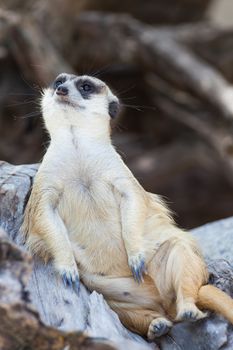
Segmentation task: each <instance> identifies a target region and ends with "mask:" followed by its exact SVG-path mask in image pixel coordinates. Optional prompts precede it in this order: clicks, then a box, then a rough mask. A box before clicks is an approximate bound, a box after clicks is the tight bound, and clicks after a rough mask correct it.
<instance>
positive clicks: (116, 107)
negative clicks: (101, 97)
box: [108, 101, 120, 118]
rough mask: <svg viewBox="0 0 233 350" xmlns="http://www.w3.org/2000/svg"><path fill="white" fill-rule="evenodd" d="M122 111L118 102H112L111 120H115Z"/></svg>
mask: <svg viewBox="0 0 233 350" xmlns="http://www.w3.org/2000/svg"><path fill="white" fill-rule="evenodd" d="M119 110H120V104H119V102H118V101H112V102H110V103H109V105H108V113H109V115H110V117H111V118H115V117H116V116H117V114H118V112H119Z"/></svg>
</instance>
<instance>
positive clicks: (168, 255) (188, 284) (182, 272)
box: [148, 239, 207, 321]
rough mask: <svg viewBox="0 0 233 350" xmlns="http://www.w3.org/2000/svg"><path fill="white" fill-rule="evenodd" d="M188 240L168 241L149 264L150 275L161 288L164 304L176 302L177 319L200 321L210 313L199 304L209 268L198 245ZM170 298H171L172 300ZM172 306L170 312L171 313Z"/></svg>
mask: <svg viewBox="0 0 233 350" xmlns="http://www.w3.org/2000/svg"><path fill="white" fill-rule="evenodd" d="M190 245H191V244H190V243H189V242H188V241H184V240H183V239H181V240H179V239H175V240H174V241H170V242H169V241H168V242H166V244H164V246H163V247H162V248H161V250H160V251H159V253H158V254H156V255H155V257H154V258H153V259H152V261H151V262H150V264H149V266H148V272H149V275H150V277H151V278H152V279H153V280H154V282H155V285H156V286H157V288H158V289H159V293H160V295H161V296H162V297H163V299H164V303H165V304H167V305H169V304H170V303H171V302H173V301H172V298H171V292H172V291H173V292H172V294H174V300H175V301H174V302H175V303H176V315H174V320H175V321H196V320H199V319H202V318H204V317H206V314H205V313H204V312H202V311H201V310H199V309H198V308H197V306H196V305H195V303H196V300H197V295H198V291H199V288H200V287H201V285H203V284H204V283H205V282H206V276H207V275H206V270H205V265H204V262H203V261H202V259H201V257H200V256H199V255H198V254H197V253H196V252H195V249H194V248H195V247H194V248H193V247H192V246H190ZM169 299H170V300H169ZM169 308H170V306H168V310H167V312H168V314H170V310H169Z"/></svg>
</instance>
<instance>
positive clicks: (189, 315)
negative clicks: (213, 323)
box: [182, 311, 196, 321]
mask: <svg viewBox="0 0 233 350" xmlns="http://www.w3.org/2000/svg"><path fill="white" fill-rule="evenodd" d="M182 320H183V321H196V315H195V313H194V312H193V311H186V312H184V314H183V316H182Z"/></svg>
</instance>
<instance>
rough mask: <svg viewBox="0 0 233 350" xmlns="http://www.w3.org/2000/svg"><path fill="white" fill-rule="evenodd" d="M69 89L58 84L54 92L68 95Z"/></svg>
mask: <svg viewBox="0 0 233 350" xmlns="http://www.w3.org/2000/svg"><path fill="white" fill-rule="evenodd" d="M68 92H69V90H68V89H67V88H66V87H65V86H62V85H60V86H58V88H57V90H56V94H57V95H62V96H66V95H68Z"/></svg>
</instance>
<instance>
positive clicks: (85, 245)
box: [58, 177, 129, 275]
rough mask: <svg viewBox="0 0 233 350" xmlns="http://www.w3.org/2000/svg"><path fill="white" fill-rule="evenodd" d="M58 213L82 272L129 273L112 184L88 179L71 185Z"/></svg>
mask: <svg viewBox="0 0 233 350" xmlns="http://www.w3.org/2000/svg"><path fill="white" fill-rule="evenodd" d="M58 210H59V212H60V215H61V217H62V219H63V221H64V222H65V225H66V227H67V229H68V233H69V238H70V241H71V242H72V247H73V249H74V254H75V256H76V259H77V261H78V263H79V269H85V270H86V271H88V272H91V273H97V274H108V275H111V274H113V275H118V274H119V275H122V271H123V270H127V269H128V264H127V255H126V251H125V247H124V244H123V240H122V236H121V219H120V208H119V201H118V198H117V196H116V194H115V193H114V190H113V188H112V186H111V185H110V184H108V183H106V182H105V181H102V180H101V179H94V180H92V179H88V178H87V177H86V178H85V180H83V179H79V178H77V179H76V180H74V181H70V182H69V184H68V185H66V186H65V189H64V192H63V195H62V198H61V200H60V203H59V207H58ZM128 273H129V271H126V274H128Z"/></svg>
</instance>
